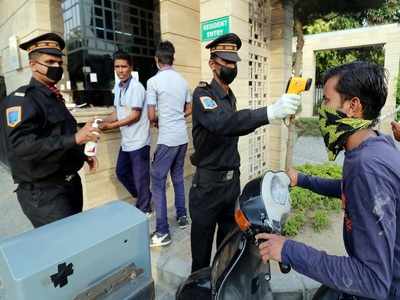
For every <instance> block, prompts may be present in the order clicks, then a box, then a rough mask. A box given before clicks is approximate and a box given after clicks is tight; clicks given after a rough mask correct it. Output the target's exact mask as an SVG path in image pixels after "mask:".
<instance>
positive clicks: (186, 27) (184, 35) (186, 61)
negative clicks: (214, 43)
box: [157, 0, 200, 88]
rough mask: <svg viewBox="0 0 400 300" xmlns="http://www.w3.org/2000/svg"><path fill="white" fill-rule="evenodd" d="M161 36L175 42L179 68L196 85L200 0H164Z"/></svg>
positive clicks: (177, 66) (160, 2)
mask: <svg viewBox="0 0 400 300" xmlns="http://www.w3.org/2000/svg"><path fill="white" fill-rule="evenodd" d="M158 5H159V6H158V8H157V9H158V10H159V11H160V30H161V39H162V40H169V41H171V42H172V43H173V44H174V46H175V51H176V53H175V68H176V69H177V70H178V71H179V72H180V73H181V74H182V75H183V76H184V77H185V79H186V80H187V81H188V82H189V84H190V86H191V87H192V88H195V87H196V86H197V84H198V82H199V80H200V39H199V26H200V23H199V22H200V3H199V0H182V1H173V0H160V1H159V4H158Z"/></svg>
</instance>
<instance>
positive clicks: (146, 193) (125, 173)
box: [116, 146, 151, 212]
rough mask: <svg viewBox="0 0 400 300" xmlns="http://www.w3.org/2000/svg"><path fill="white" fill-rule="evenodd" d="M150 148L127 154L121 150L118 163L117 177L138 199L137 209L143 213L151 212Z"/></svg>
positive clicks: (145, 147) (146, 147)
mask: <svg viewBox="0 0 400 300" xmlns="http://www.w3.org/2000/svg"><path fill="white" fill-rule="evenodd" d="M149 169H150V146H144V147H143V148H140V149H138V150H134V151H130V152H125V151H122V149H120V151H119V155H118V161H117V170H116V173H117V177H118V179H119V181H121V183H122V184H123V185H124V187H125V188H126V189H127V190H128V192H129V193H130V194H131V195H132V197H135V198H136V197H137V202H136V207H137V208H138V209H140V210H141V211H143V212H149V211H151V204H150V199H151V193H150V172H149Z"/></svg>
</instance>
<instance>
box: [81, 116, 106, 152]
mask: <svg viewBox="0 0 400 300" xmlns="http://www.w3.org/2000/svg"><path fill="white" fill-rule="evenodd" d="M101 121H103V120H102V119H96V120H94V122H93V124H92V127H94V128H99V123H100V122H101ZM93 134H97V135H98V133H97V132H93ZM96 154H97V142H93V141H89V142H87V143H86V145H85V155H86V156H96Z"/></svg>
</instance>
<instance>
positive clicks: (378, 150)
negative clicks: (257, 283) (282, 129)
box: [256, 62, 400, 299]
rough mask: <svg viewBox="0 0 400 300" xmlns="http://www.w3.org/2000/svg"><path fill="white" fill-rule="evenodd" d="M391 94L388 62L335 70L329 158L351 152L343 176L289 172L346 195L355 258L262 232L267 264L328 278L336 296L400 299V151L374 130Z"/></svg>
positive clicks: (329, 80) (326, 191) (328, 100)
mask: <svg viewBox="0 0 400 300" xmlns="http://www.w3.org/2000/svg"><path fill="white" fill-rule="evenodd" d="M386 97H387V79H386V74H385V70H384V69H383V68H382V67H381V66H378V65H375V64H371V63H366V62H354V63H351V64H347V65H342V66H339V67H336V68H334V69H331V70H329V71H328V72H327V74H326V75H325V78H324V102H323V104H322V105H321V108H320V112H319V114H320V127H321V133H322V135H323V138H324V142H325V145H326V147H327V150H328V154H329V159H330V160H334V159H335V158H336V156H337V154H338V153H339V152H340V151H342V150H344V151H345V161H344V165H343V178H342V179H341V180H333V179H322V178H318V177H312V176H307V175H304V174H301V173H298V172H297V171H296V170H294V169H291V170H289V171H288V175H289V177H290V179H291V186H299V187H302V188H307V189H309V190H311V191H313V192H316V193H319V194H322V195H327V196H331V197H338V198H339V197H340V198H341V199H342V202H343V207H344V226H343V238H344V243H345V247H346V251H347V253H348V256H346V257H338V256H333V255H328V254H327V253H326V252H323V251H318V250H316V249H314V248H312V247H309V246H307V245H305V244H303V243H300V242H296V241H293V240H289V239H286V238H285V237H282V236H278V235H273V234H266V233H262V234H259V235H257V236H256V238H257V239H261V240H266V241H265V242H263V243H261V245H260V246H259V249H260V254H261V257H262V259H263V261H267V260H269V259H272V260H276V261H278V262H282V263H284V264H288V265H291V267H292V268H293V269H295V270H296V271H297V272H299V273H302V274H304V275H306V276H308V277H311V278H313V279H314V280H316V281H319V282H321V283H322V284H323V285H324V287H323V288H322V289H324V290H325V291H328V290H329V292H328V293H329V294H330V295H335V296H333V297H332V298H329V299H348V298H346V297H350V299H371V298H372V299H400V153H399V151H398V150H397V149H396V147H395V145H394V141H393V139H392V138H391V137H389V136H387V135H383V134H382V133H379V132H378V131H375V130H373V126H374V125H375V124H376V122H377V118H378V117H379V114H380V111H381V109H382V107H383V106H384V104H385V102H386ZM317 294H319V293H318V292H317ZM323 299H327V298H323Z"/></svg>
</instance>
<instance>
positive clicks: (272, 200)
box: [261, 171, 291, 233]
mask: <svg viewBox="0 0 400 300" xmlns="http://www.w3.org/2000/svg"><path fill="white" fill-rule="evenodd" d="M289 185H290V178H289V176H288V175H287V174H286V173H285V172H281V171H280V172H272V171H269V172H267V173H266V174H265V175H264V177H263V180H262V184H261V198H262V200H263V202H264V207H265V211H266V219H265V222H266V223H267V225H268V226H269V227H270V228H271V231H273V232H278V233H280V232H281V230H282V226H283V224H284V223H285V221H286V219H287V217H288V215H289V213H290V209H291V206H290V194H289Z"/></svg>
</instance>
